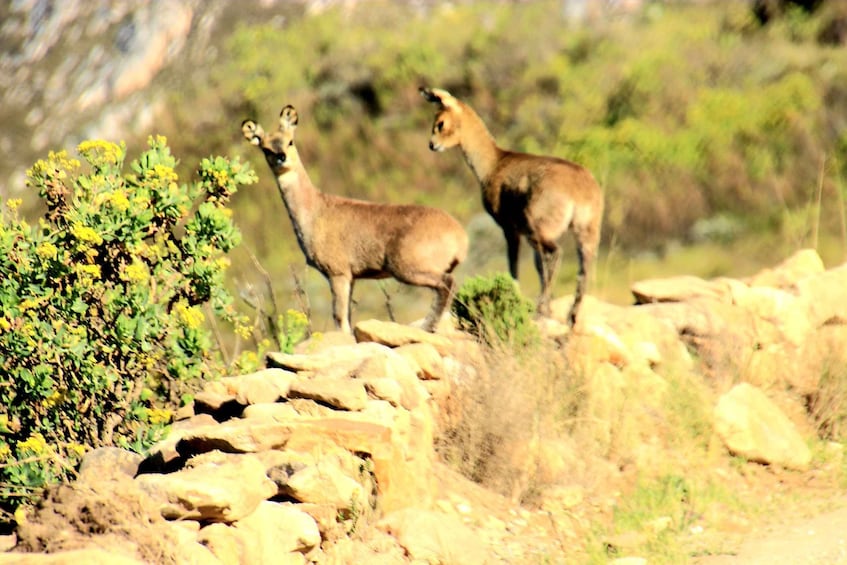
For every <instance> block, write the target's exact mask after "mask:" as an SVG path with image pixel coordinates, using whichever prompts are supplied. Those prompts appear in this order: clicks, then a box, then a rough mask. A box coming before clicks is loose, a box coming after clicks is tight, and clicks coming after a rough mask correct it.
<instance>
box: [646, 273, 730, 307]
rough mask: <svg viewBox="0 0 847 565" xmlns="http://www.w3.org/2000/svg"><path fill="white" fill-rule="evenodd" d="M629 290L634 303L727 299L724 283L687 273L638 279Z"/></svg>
mask: <svg viewBox="0 0 847 565" xmlns="http://www.w3.org/2000/svg"><path fill="white" fill-rule="evenodd" d="M631 290H632V295H633V296H634V297H635V303H636V304H652V303H654V302H687V301H689V300H691V299H692V298H704V297H705V298H709V299H713V300H718V301H720V302H728V301H729V293H728V289H727V288H726V286H725V285H723V284H721V283H720V282H717V281H706V280H703V279H701V278H700V277H693V276H689V275H682V276H678V277H668V278H662V279H647V280H643V281H638V282H635V283H633V284H632V287H631Z"/></svg>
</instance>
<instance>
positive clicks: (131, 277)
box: [123, 262, 149, 283]
mask: <svg viewBox="0 0 847 565" xmlns="http://www.w3.org/2000/svg"><path fill="white" fill-rule="evenodd" d="M123 275H124V279H126V280H127V281H129V282H133V283H135V282H141V281H145V280H147V278H148V277H149V274H148V273H147V267H146V266H145V265H144V263H140V262H134V263H133V264H132V265H127V266H126V267H124V272H123Z"/></svg>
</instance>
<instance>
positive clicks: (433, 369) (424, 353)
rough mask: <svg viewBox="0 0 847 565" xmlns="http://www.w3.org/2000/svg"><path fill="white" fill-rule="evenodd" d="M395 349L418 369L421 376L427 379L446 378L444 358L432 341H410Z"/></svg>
mask: <svg viewBox="0 0 847 565" xmlns="http://www.w3.org/2000/svg"><path fill="white" fill-rule="evenodd" d="M395 351H397V353H399V354H400V355H402V356H403V357H405V358H406V359H407V360H409V362H410V363H411V364H412V366H413V367H416V368H417V369H418V370H417V375H418V377H419V378H421V379H425V380H430V379H432V380H436V379H442V378H444V358H443V357H442V356H441V354H439V353H438V349H436V348H435V346H434V345H432V344H431V343H410V344H408V345H401V346H400V347H398V348H397V349H396V350H395Z"/></svg>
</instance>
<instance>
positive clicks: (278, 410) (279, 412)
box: [241, 402, 299, 422]
mask: <svg viewBox="0 0 847 565" xmlns="http://www.w3.org/2000/svg"><path fill="white" fill-rule="evenodd" d="M298 416H299V414H298V413H297V410H296V409H295V408H294V406H293V405H292V403H290V402H268V403H261V404H251V405H250V406H247V407H245V408H244V412H242V414H241V417H242V418H244V419H245V420H265V421H268V422H283V421H285V420H290V419H291V418H297V417H298Z"/></svg>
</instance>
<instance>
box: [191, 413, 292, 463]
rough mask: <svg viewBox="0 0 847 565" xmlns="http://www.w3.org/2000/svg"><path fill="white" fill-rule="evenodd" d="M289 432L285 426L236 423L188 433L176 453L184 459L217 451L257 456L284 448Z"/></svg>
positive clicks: (270, 423)
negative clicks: (259, 452) (255, 454)
mask: <svg viewBox="0 0 847 565" xmlns="http://www.w3.org/2000/svg"><path fill="white" fill-rule="evenodd" d="M289 432H290V430H289V429H288V427H287V426H286V425H285V424H283V423H278V422H256V421H253V420H246V419H234V420H228V421H226V422H222V423H220V424H215V425H209V426H201V427H197V428H192V429H189V430H184V431H183V432H182V433H181V437H180V439H179V441H178V443H177V444H176V449H177V451H178V452H179V453H180V454H181V455H183V456H189V455H193V454H196V453H205V452H206V451H212V450H214V449H219V450H221V451H225V452H227V453H255V452H257V451H265V450H267V449H276V448H278V447H282V446H284V445H285V443H286V441H287V440H288V435H289Z"/></svg>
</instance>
